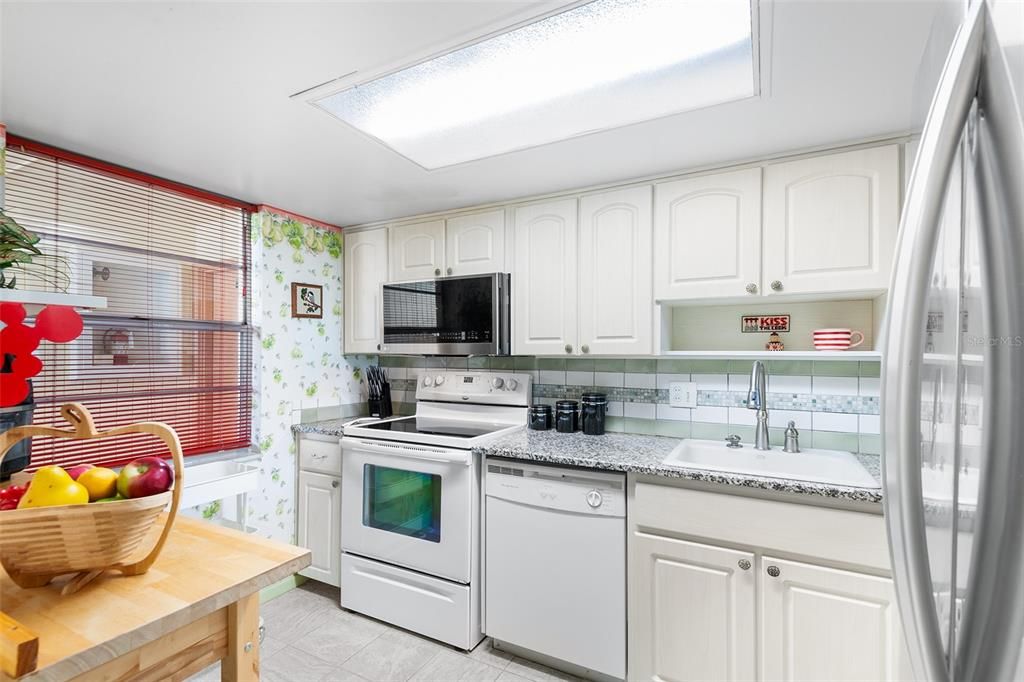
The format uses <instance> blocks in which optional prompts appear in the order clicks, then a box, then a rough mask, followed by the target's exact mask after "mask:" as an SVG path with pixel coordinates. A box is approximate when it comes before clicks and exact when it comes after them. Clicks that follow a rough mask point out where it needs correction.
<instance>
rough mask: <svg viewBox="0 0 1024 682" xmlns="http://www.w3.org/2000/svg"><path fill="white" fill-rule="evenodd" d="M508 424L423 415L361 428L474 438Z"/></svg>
mask: <svg viewBox="0 0 1024 682" xmlns="http://www.w3.org/2000/svg"><path fill="white" fill-rule="evenodd" d="M508 426H509V425H508V424H488V423H473V422H464V421H445V420H441V419H424V418H423V417H418V418H417V417H403V418H401V419H394V420H392V421H385V422H374V423H370V424H360V425H359V428H361V429H373V430H374V431H390V432H391V433H419V434H427V435H432V436H452V437H455V438H474V437H476V436H486V435H487V434H489V433H494V432H495V431H500V430H501V429H507V428H508Z"/></svg>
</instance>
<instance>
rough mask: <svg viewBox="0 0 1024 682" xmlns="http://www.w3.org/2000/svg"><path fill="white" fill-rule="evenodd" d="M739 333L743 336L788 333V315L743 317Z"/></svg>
mask: <svg viewBox="0 0 1024 682" xmlns="http://www.w3.org/2000/svg"><path fill="white" fill-rule="evenodd" d="M740 331H742V332H743V333H744V334H759V333H771V332H788V331H789V315H743V316H742V317H741V318H740Z"/></svg>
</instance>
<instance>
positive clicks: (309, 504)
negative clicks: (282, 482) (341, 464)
mask: <svg viewBox="0 0 1024 682" xmlns="http://www.w3.org/2000/svg"><path fill="white" fill-rule="evenodd" d="M298 531H299V532H298V540H299V545H300V546H302V547H305V548H306V549H308V550H310V552H311V553H312V555H313V559H312V563H311V564H310V565H309V566H308V567H307V568H304V569H303V570H302V571H300V572H301V573H302V575H304V576H306V577H307V578H313V579H314V580H319V581H320V582H324V583H328V584H329V585H334V586H335V587H337V586H338V585H339V584H340V579H341V476H332V475H329V474H321V473H317V472H314V471H305V470H302V471H299V514H298Z"/></svg>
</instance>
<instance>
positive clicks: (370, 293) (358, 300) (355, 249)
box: [344, 227, 388, 353]
mask: <svg viewBox="0 0 1024 682" xmlns="http://www.w3.org/2000/svg"><path fill="white" fill-rule="evenodd" d="M387 273H388V230H387V228H386V227H381V228H378V229H375V230H366V231H364V232H353V233H351V234H346V235H345V310H344V316H345V352H346V353H374V352H376V351H377V346H378V344H380V331H381V329H380V328H381V324H380V311H381V300H380V297H381V291H380V287H381V284H383V283H384V281H385V279H386V278H387Z"/></svg>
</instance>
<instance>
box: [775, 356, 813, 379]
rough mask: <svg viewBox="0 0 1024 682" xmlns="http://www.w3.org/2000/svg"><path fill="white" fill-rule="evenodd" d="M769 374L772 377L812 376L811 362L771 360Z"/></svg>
mask: <svg viewBox="0 0 1024 682" xmlns="http://www.w3.org/2000/svg"><path fill="white" fill-rule="evenodd" d="M768 374H770V375H771V376H790V377H794V376H810V375H811V361H810V360H769V361H768Z"/></svg>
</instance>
